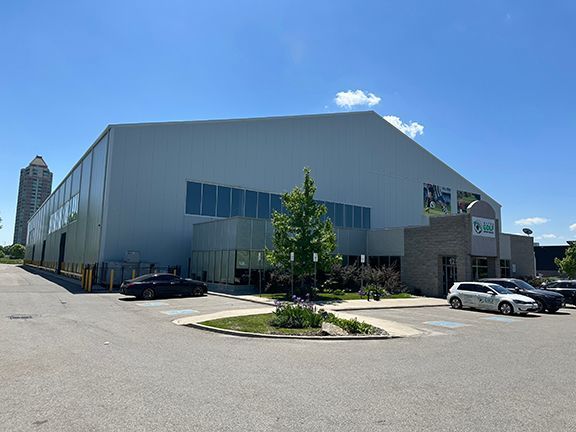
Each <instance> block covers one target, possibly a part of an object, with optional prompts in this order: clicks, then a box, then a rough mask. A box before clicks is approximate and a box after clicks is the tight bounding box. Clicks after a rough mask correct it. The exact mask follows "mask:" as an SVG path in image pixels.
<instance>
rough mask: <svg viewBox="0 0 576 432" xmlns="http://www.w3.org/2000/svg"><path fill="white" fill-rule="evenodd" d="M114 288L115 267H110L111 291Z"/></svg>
mask: <svg viewBox="0 0 576 432" xmlns="http://www.w3.org/2000/svg"><path fill="white" fill-rule="evenodd" d="M113 288H114V269H110V288H109V290H110V292H112V290H113Z"/></svg>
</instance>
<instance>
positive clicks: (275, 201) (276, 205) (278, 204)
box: [270, 194, 282, 214]
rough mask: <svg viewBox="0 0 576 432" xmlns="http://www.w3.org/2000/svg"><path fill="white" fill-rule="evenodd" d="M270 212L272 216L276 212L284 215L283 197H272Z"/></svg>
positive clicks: (274, 195)
mask: <svg viewBox="0 0 576 432" xmlns="http://www.w3.org/2000/svg"><path fill="white" fill-rule="evenodd" d="M270 210H271V211H270V214H272V213H273V212H274V210H276V211H277V212H278V213H282V197H281V196H280V195H276V194H272V195H270Z"/></svg>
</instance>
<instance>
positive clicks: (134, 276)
mask: <svg viewBox="0 0 576 432" xmlns="http://www.w3.org/2000/svg"><path fill="white" fill-rule="evenodd" d="M134 278H136V269H132V279H134Z"/></svg>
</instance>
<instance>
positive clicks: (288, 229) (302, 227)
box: [267, 168, 342, 286]
mask: <svg viewBox="0 0 576 432" xmlns="http://www.w3.org/2000/svg"><path fill="white" fill-rule="evenodd" d="M315 193H316V186H315V185H314V180H313V179H312V177H311V176H310V169H309V168H304V184H303V185H302V186H301V187H300V186H296V187H295V188H294V189H293V190H292V192H288V193H285V194H284V195H283V196H282V204H283V205H284V208H285V211H284V212H283V213H279V212H277V211H274V213H273V215H272V226H273V227H274V234H273V237H272V243H273V245H274V249H273V250H271V251H267V259H268V262H270V263H271V264H272V265H274V266H275V267H276V268H279V269H281V270H285V271H289V270H290V268H291V262H290V253H291V252H293V253H294V278H295V279H296V280H300V285H301V286H303V284H304V280H305V278H306V277H307V276H311V275H313V274H314V261H313V254H314V253H317V254H318V263H317V267H318V270H323V271H330V269H331V268H332V266H334V265H335V264H338V263H340V262H341V260H342V258H341V257H340V256H339V255H335V254H334V251H335V250H336V233H335V232H334V226H333V225H332V222H331V221H330V219H327V220H323V216H324V215H325V214H326V206H325V205H323V204H318V203H317V202H316V201H314V194H315Z"/></svg>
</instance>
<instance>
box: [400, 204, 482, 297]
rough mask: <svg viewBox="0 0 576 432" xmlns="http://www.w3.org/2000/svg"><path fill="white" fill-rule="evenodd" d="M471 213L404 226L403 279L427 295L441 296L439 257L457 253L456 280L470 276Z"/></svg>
mask: <svg viewBox="0 0 576 432" xmlns="http://www.w3.org/2000/svg"><path fill="white" fill-rule="evenodd" d="M471 229H472V227H471V218H470V215H466V214H464V215H455V216H446V217H438V218H430V225H429V226H424V227H414V228H406V229H405V234H404V258H403V262H402V281H403V282H404V283H405V284H406V285H408V287H410V288H412V289H415V290H418V291H420V293H421V294H423V295H427V296H435V297H443V296H444V293H443V292H442V257H443V256H456V257H457V262H456V263H457V269H458V280H467V279H470V277H471V266H472V264H471V260H470V247H471V245H470V233H471Z"/></svg>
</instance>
